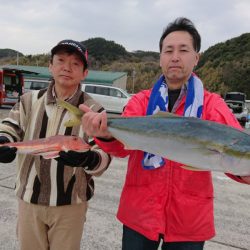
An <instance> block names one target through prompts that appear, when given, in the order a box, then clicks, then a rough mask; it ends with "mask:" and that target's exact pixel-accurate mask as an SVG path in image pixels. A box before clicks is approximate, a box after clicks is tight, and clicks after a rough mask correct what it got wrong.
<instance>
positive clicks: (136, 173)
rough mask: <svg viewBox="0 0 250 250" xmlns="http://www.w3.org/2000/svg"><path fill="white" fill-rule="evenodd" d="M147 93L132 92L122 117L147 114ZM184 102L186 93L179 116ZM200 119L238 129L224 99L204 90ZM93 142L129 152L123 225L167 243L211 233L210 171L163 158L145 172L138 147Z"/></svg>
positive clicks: (116, 151)
mask: <svg viewBox="0 0 250 250" xmlns="http://www.w3.org/2000/svg"><path fill="white" fill-rule="evenodd" d="M150 94H151V90H144V91H142V92H140V93H138V94H136V95H134V96H133V97H132V98H131V100H130V101H129V103H128V104H127V107H126V109H125V111H124V113H123V116H145V115H146V110H147V106H148V101H149V97H150ZM184 104H185V97H184V98H183V99H182V100H181V102H180V103H179V106H178V107H177V109H176V114H179V115H182V114H183V110H184ZM202 118H203V119H205V120H211V121H215V122H218V123H223V124H228V125H229V126H232V127H235V128H238V129H242V128H241V126H240V124H239V123H238V121H237V120H236V118H235V116H234V115H233V114H232V112H231V111H230V110H229V108H228V107H227V105H226V103H225V102H224V101H223V99H222V98H221V97H220V96H219V95H217V94H214V93H210V92H208V91H205V92H204V107H203V113H202ZM96 142H97V144H98V145H99V146H100V147H101V148H102V149H103V150H104V151H106V152H108V153H110V154H112V155H114V156H117V157H126V156H129V160H128V169H127V175H126V180H125V184H124V187H123V191H122V194H121V198H120V204H119V209H118V213H117V218H118V219H119V220H120V221H121V222H122V223H123V224H124V225H126V226H128V227H130V228H132V229H133V230H135V231H137V232H139V233H141V234H143V235H144V236H146V237H147V238H148V239H151V240H155V241H157V240H158V239H159V235H163V236H164V241H169V242H171V241H205V240H208V239H210V238H212V237H213V236H214V235H215V228H214V213H213V209H214V208H213V184H212V177H211V172H209V171H189V170H185V169H183V168H181V167H180V165H181V164H179V163H177V162H173V161H166V164H165V165H164V166H163V167H160V168H157V169H154V170H144V169H143V167H142V164H141V162H142V159H143V152H142V151H139V150H133V151H132V150H131V151H129V150H125V149H124V146H123V144H121V143H120V142H119V141H117V140H114V141H109V142H106V141H101V140H99V139H97V138H96ZM229 176H230V177H231V178H232V179H234V180H236V181H239V182H243V181H242V180H241V179H240V178H238V177H236V176H232V175H229ZM243 183H244V182H243Z"/></svg>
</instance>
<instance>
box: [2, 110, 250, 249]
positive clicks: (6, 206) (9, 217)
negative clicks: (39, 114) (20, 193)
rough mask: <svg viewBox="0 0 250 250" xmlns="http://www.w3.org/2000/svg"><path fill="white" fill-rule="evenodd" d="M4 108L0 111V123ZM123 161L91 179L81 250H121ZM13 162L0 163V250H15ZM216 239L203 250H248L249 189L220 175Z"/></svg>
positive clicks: (215, 179)
mask: <svg viewBox="0 0 250 250" xmlns="http://www.w3.org/2000/svg"><path fill="white" fill-rule="evenodd" d="M7 113H8V108H4V109H3V108H0V120H1V118H3V117H5V116H6V114H7ZM126 165H127V159H118V158H114V160H113V161H112V163H111V166H110V168H109V169H108V170H107V171H106V172H105V173H104V174H103V175H102V176H100V177H98V178H95V183H96V189H95V196H94V198H93V199H92V200H91V201H90V202H89V209H88V213H87V221H86V223H85V227H84V234H83V238H82V241H81V249H82V250H119V249H121V239H122V225H121V223H120V222H119V221H118V220H117V219H116V211H117V206H118V203H119V197H120V193H121V189H122V186H123V183H124V178H125V175H126ZM15 167H16V162H15V161H14V162H13V163H11V164H2V163H0V250H17V249H18V241H17V239H16V221H17V201H16V197H15V195H14V190H13V189H14V182H15ZM213 182H214V188H215V194H214V195H215V198H214V203H215V207H214V211H215V225H216V236H215V237H214V238H213V239H212V240H210V241H207V242H206V244H205V248H204V249H205V250H237V249H241V250H243V249H244V250H250V186H248V185H243V184H240V183H237V182H235V181H233V180H231V179H229V178H228V177H226V176H225V175H224V174H222V173H213Z"/></svg>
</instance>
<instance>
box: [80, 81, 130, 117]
mask: <svg viewBox="0 0 250 250" xmlns="http://www.w3.org/2000/svg"><path fill="white" fill-rule="evenodd" d="M82 91H84V92H86V93H88V94H89V95H90V96H91V97H92V98H93V99H95V100H96V101H97V102H98V103H100V104H101V105H102V106H103V107H104V108H105V109H106V110H107V112H109V113H119V114H120V113H122V111H123V109H124V107H125V106H126V104H127V102H128V100H129V99H130V97H131V96H130V95H129V94H128V93H127V92H126V91H125V90H124V89H120V88H118V87H114V86H106V85H99V84H82Z"/></svg>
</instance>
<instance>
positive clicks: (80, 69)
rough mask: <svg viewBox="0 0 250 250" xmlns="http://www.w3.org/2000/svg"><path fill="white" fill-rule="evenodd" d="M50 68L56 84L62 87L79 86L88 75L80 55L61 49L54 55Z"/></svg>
mask: <svg viewBox="0 0 250 250" xmlns="http://www.w3.org/2000/svg"><path fill="white" fill-rule="evenodd" d="M49 70H50V72H51V74H52V76H53V78H54V80H55V84H58V85H60V86H61V87H69V88H70V87H73V86H77V85H78V84H79V83H80V81H81V80H84V78H85V77H86V76H87V73H88V71H87V70H84V64H83V62H82V60H81V58H80V56H79V55H77V54H75V53H73V54H69V53H67V52H65V51H59V52H58V53H57V54H55V55H54V56H53V59H52V62H51V63H50V65H49Z"/></svg>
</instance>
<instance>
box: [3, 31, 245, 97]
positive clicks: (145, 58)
mask: <svg viewBox="0 0 250 250" xmlns="http://www.w3.org/2000/svg"><path fill="white" fill-rule="evenodd" d="M82 43H83V44H84V45H86V47H87V48H88V51H89V68H90V69H92V70H108V71H124V72H127V73H128V84H127V86H128V90H129V91H130V92H135V93H136V92H138V91H139V90H140V89H144V88H149V87H151V86H152V84H153V83H154V82H155V81H156V79H157V78H158V77H159V75H160V74H161V70H160V67H159V53H157V52H152V51H134V52H128V51H126V49H125V48H124V47H123V46H122V45H120V44H117V43H115V42H114V41H107V40H105V39H104V38H100V37H98V38H91V39H88V40H85V41H82ZM7 51H12V52H13V53H12V56H10V54H7V52H6V49H5V50H3V49H2V50H1V49H0V63H1V64H7V63H9V64H16V54H17V52H16V51H13V50H7ZM49 56H50V55H49V54H43V55H26V56H24V55H22V54H21V53H19V59H18V62H19V64H20V65H34V66H35V65H37V66H48V62H49ZM195 72H196V73H197V74H198V75H199V76H200V77H201V79H202V80H203V82H204V84H205V86H206V88H207V89H208V90H210V91H215V92H218V93H220V94H222V95H224V93H225V92H227V91H241V92H245V93H246V94H247V96H248V98H249V99H250V86H249V85H250V83H249V80H250V33H246V34H242V35H241V36H239V37H236V38H233V39H230V40H228V41H226V42H223V43H218V44H216V45H214V46H212V47H210V48H209V49H208V50H206V51H204V52H203V53H202V54H201V58H200V62H199V64H198V65H197V67H196V69H195Z"/></svg>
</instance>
